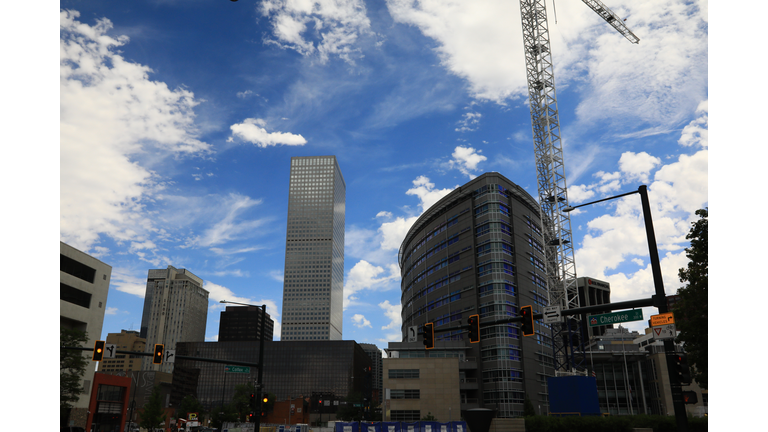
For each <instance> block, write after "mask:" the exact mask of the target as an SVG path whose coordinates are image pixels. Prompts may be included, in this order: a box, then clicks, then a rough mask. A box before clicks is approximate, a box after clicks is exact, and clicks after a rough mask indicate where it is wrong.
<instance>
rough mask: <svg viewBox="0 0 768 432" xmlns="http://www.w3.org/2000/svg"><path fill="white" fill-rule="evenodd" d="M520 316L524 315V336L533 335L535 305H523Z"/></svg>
mask: <svg viewBox="0 0 768 432" xmlns="http://www.w3.org/2000/svg"><path fill="white" fill-rule="evenodd" d="M520 316H521V317H523V321H522V330H523V336H533V306H523V307H521V308H520Z"/></svg>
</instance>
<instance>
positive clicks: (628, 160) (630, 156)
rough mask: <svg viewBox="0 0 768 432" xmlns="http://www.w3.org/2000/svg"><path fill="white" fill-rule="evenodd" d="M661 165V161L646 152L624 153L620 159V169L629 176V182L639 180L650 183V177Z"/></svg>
mask: <svg viewBox="0 0 768 432" xmlns="http://www.w3.org/2000/svg"><path fill="white" fill-rule="evenodd" d="M659 164H661V159H659V158H657V157H654V156H651V155H649V154H648V153H646V152H641V153H632V152H624V153H622V155H621V158H620V159H619V169H620V170H621V172H623V173H624V174H626V175H627V180H638V181H639V182H641V183H648V175H649V174H650V172H651V170H652V169H654V168H656V166H657V165H659Z"/></svg>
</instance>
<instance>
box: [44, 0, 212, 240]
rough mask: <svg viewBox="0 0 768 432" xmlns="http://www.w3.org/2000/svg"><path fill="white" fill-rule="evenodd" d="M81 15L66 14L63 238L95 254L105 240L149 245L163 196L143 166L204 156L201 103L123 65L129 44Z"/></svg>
mask: <svg viewBox="0 0 768 432" xmlns="http://www.w3.org/2000/svg"><path fill="white" fill-rule="evenodd" d="M78 17H79V13H78V12H76V11H66V10H65V11H61V12H60V93H59V97H60V168H61V171H60V181H61V184H60V191H61V194H60V196H61V202H60V212H61V216H60V235H61V240H62V241H64V242H66V243H68V244H70V245H72V246H74V247H77V248H78V249H80V250H83V251H86V252H87V251H88V250H89V249H90V248H91V247H92V246H94V244H96V243H97V242H98V240H99V236H100V235H102V234H104V235H107V236H110V237H112V238H114V239H115V240H117V241H123V240H137V241H139V242H141V241H144V240H146V239H147V238H149V236H150V235H151V234H152V233H153V232H155V231H156V228H155V226H154V223H153V222H152V220H151V219H150V218H148V217H147V216H146V214H145V212H144V210H145V209H144V203H145V201H146V200H148V199H151V197H152V196H153V194H155V193H156V192H157V191H158V190H160V189H162V187H163V184H162V183H161V181H160V177H159V176H158V175H156V174H155V173H153V172H152V170H151V169H150V168H149V167H148V166H147V165H146V164H145V163H142V162H140V161H141V160H142V159H143V158H145V157H147V155H148V154H150V152H151V154H152V159H153V160H154V161H155V162H157V161H160V160H163V159H165V158H166V157H167V156H171V155H183V154H202V153H206V152H208V151H209V150H210V148H209V145H208V144H206V143H204V142H201V141H199V140H198V139H197V136H198V132H197V129H196V126H195V114H194V111H193V108H194V107H195V106H196V105H197V104H198V101H196V100H195V98H194V95H193V94H192V93H191V92H189V91H187V90H184V89H176V90H171V89H169V88H168V86H167V85H166V84H165V83H162V82H157V81H151V80H150V79H149V74H150V73H151V72H152V70H151V69H150V68H149V67H147V66H144V65H140V64H137V63H132V62H129V61H126V60H125V59H123V58H122V57H121V56H120V55H119V54H118V51H117V48H118V47H120V46H122V45H125V44H127V43H128V38H127V37H125V36H119V37H116V38H113V37H110V36H108V35H107V34H106V33H107V32H108V31H109V30H110V29H111V28H112V23H111V22H110V21H109V20H107V19H100V20H98V21H97V23H96V24H95V25H93V26H91V25H88V24H85V23H81V22H79V21H77V18H78Z"/></svg>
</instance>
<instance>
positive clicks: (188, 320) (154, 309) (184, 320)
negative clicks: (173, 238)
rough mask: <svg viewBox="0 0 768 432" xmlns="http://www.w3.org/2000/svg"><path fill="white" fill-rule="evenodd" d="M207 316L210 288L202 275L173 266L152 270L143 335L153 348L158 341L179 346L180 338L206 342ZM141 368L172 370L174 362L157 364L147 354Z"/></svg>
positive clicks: (148, 277)
mask: <svg viewBox="0 0 768 432" xmlns="http://www.w3.org/2000/svg"><path fill="white" fill-rule="evenodd" d="M207 320H208V291H206V290H205V289H203V280H202V279H200V278H199V277H197V276H195V275H193V274H192V272H190V271H189V270H186V269H176V268H175V267H173V266H168V268H167V269H159V270H150V271H149V272H148V274H147V291H146V293H145V294H144V312H143V314H142V317H141V334H140V337H142V338H146V339H147V347H148V348H149V349H153V348H154V346H155V344H163V345H165V349H166V350H169V349H176V343H177V342H203V341H204V340H205V324H206V321H207ZM141 369H142V370H156V371H160V372H168V373H171V372H173V364H172V363H166V362H163V364H162V365H159V366H156V365H153V364H152V358H151V357H144V358H143V360H142V363H141Z"/></svg>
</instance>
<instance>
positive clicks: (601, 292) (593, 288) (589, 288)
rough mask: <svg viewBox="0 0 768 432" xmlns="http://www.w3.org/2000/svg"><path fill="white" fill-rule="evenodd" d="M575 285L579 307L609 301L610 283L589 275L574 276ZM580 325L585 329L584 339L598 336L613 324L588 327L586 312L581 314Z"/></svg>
mask: <svg viewBox="0 0 768 432" xmlns="http://www.w3.org/2000/svg"><path fill="white" fill-rule="evenodd" d="M576 287H577V289H578V292H579V304H580V305H581V307H587V306H598V305H603V304H607V303H610V302H611V284H609V283H608V282H606V281H601V280H597V279H595V278H591V277H580V278H576ZM581 322H582V327H583V328H584V329H586V333H587V334H586V340H587V341H588V340H589V339H591V338H592V337H593V336H600V335H602V334H604V333H605V331H606V329H609V328H613V325H607V326H598V327H590V326H589V324H588V320H587V314H582V316H581Z"/></svg>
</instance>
